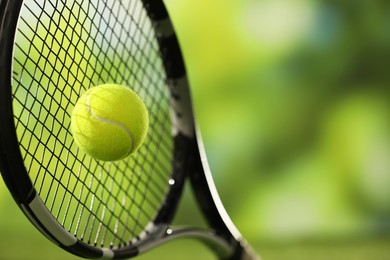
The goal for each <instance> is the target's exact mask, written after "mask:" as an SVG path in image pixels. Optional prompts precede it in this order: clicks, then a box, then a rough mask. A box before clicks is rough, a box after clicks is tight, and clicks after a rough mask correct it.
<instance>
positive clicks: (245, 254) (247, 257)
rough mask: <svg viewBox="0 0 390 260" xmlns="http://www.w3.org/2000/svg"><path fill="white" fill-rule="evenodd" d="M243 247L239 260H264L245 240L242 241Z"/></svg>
mask: <svg viewBox="0 0 390 260" xmlns="http://www.w3.org/2000/svg"><path fill="white" fill-rule="evenodd" d="M241 246H242V253H241V257H240V259H239V260H262V259H261V257H260V256H258V255H257V254H256V252H255V250H253V248H252V247H251V246H250V245H249V244H248V243H247V242H246V241H245V240H244V241H241Z"/></svg>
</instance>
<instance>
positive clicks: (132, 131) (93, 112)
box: [71, 84, 149, 161]
mask: <svg viewBox="0 0 390 260" xmlns="http://www.w3.org/2000/svg"><path fill="white" fill-rule="evenodd" d="M148 128H149V117H148V111H147V108H146V106H145V104H144V102H143V100H142V99H141V98H140V97H139V96H138V95H137V94H136V93H135V92H134V91H133V90H131V89H130V88H128V87H125V86H121V85H116V84H104V85H99V86H96V87H93V88H90V89H89V90H88V91H86V92H85V93H84V94H83V95H82V96H81V97H80V98H79V99H78V101H77V103H76V105H75V107H74V109H73V111H72V115H71V131H72V134H73V138H74V140H75V142H76V144H77V145H78V146H79V148H80V149H82V150H83V151H84V152H85V153H87V154H88V155H90V156H92V157H94V158H95V159H98V160H102V161H116V160H120V159H123V158H125V157H127V156H128V155H130V154H131V153H133V152H135V151H136V150H137V149H138V148H139V147H140V146H141V145H142V144H143V142H144V140H145V138H146V135H147V132H148Z"/></svg>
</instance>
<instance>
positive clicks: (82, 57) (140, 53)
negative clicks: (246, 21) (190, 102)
mask: <svg viewBox="0 0 390 260" xmlns="http://www.w3.org/2000/svg"><path fill="white" fill-rule="evenodd" d="M14 57H15V58H14V72H13V104H14V115H15V116H14V121H15V127H16V129H17V135H18V138H19V145H20V148H21V151H22V156H23V160H24V162H25V167H26V169H27V171H28V172H29V175H30V178H31V179H32V181H33V183H34V186H35V188H36V190H37V191H38V193H39V195H40V197H41V198H42V200H43V201H44V203H45V205H46V206H47V208H48V210H49V211H50V212H51V213H52V215H53V216H54V217H55V218H56V219H57V221H58V222H59V223H60V224H61V225H62V226H63V227H64V228H65V229H67V230H68V231H70V232H72V233H73V234H75V235H76V237H77V238H79V239H81V240H83V241H85V242H86V243H88V244H91V245H95V246H96V245H98V246H102V247H103V246H104V247H117V246H121V245H124V244H129V243H130V241H132V240H134V239H136V238H137V236H138V235H139V233H140V232H141V231H142V230H143V229H144V228H145V226H146V225H147V224H148V223H149V222H150V221H151V220H152V219H153V218H154V216H155V214H156V213H157V211H158V209H159V208H160V206H161V204H162V202H163V198H164V196H165V194H166V192H167V189H168V180H169V179H170V174H171V172H172V160H173V158H172V156H173V155H172V154H173V141H172V137H171V123H170V111H169V106H170V104H169V91H168V87H167V86H166V79H165V77H166V76H165V73H164V70H163V67H162V62H161V56H160V54H159V52H158V45H157V42H156V40H155V37H154V31H153V27H152V25H151V23H150V21H149V18H148V17H147V15H146V12H145V11H144V9H143V6H142V3H141V2H140V1H135V0H132V1H97V2H92V1H29V2H26V3H25V6H24V9H23V11H22V14H21V18H20V25H19V29H18V32H17V38H16V42H15V55H14ZM107 82H114V83H118V84H124V85H128V86H131V87H132V88H133V89H134V90H135V91H136V92H138V93H139V95H140V96H142V97H143V98H144V100H145V103H146V105H147V107H148V110H149V116H150V118H149V119H150V131H149V134H148V138H147V140H146V141H145V144H144V145H143V147H141V148H140V150H139V151H138V152H137V153H136V154H135V155H134V156H132V157H130V158H127V159H124V160H122V161H118V162H111V163H103V162H99V161H95V160H94V159H92V158H90V157H89V156H87V155H85V154H83V153H82V152H81V151H80V150H79V149H78V148H77V147H76V145H75V143H74V141H73V137H72V134H71V132H70V131H69V126H70V115H71V111H72V109H73V106H74V104H75V103H76V102H77V99H78V97H79V96H80V94H82V93H83V92H84V91H85V90H86V89H88V88H90V87H92V86H94V85H97V84H102V83H107Z"/></svg>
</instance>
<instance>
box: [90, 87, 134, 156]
mask: <svg viewBox="0 0 390 260" xmlns="http://www.w3.org/2000/svg"><path fill="white" fill-rule="evenodd" d="M90 94H91V93H88V94H87V96H86V98H85V99H86V101H85V104H86V105H87V108H88V113H89V114H90V115H91V116H92V117H94V118H95V119H97V120H99V121H102V122H104V123H108V124H114V125H116V126H119V127H120V128H122V129H123V130H125V131H126V133H127V134H128V135H129V136H130V139H131V146H130V149H129V150H128V152H127V153H126V155H128V154H129V153H130V152H131V151H132V150H133V146H134V137H133V134H132V133H131V131H130V129H128V128H127V127H126V126H124V125H123V124H121V123H119V122H116V121H113V120H110V119H106V118H103V117H100V116H98V115H96V114H95V113H94V112H93V111H92V108H91V106H90V105H89V95H90Z"/></svg>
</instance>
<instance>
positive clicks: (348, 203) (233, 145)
mask: <svg viewBox="0 0 390 260" xmlns="http://www.w3.org/2000/svg"><path fill="white" fill-rule="evenodd" d="M166 4H167V6H168V9H169V11H170V13H171V15H172V17H173V20H174V24H175V26H176V29H177V31H178V34H179V38H180V41H181V45H182V49H183V52H184V56H185V60H186V63H187V67H188V72H189V76H190V81H191V83H192V90H193V99H194V103H195V111H196V115H197V119H198V121H199V125H200V128H201V130H202V134H203V138H204V142H205V147H206V150H207V154H208V159H209V163H210V166H211V169H212V172H213V175H214V178H215V181H216V184H217V188H218V191H219V192H220V195H221V198H222V201H223V202H224V205H225V206H226V209H227V211H228V212H229V214H230V215H231V218H232V219H233V221H234V222H235V223H236V225H237V227H238V228H239V230H240V231H241V233H242V234H243V235H244V236H245V237H246V238H247V239H248V240H249V242H250V243H251V244H252V245H253V246H254V247H255V249H256V251H258V252H259V254H260V255H262V256H263V258H264V259H269V260H278V259H287V260H288V259H390V222H389V220H390V117H389V115H390V102H389V98H390V91H389V83H390V75H389V72H388V70H389V68H390V15H389V14H390V2H389V1H386V0H383V1H380V0H359V1H348V0H338V1H334V0H328V1H320V0H229V1H222V0H214V1H206V0H198V1H190V0H166ZM0 185H1V187H0V232H1V236H0V259H78V258H77V257H73V256H71V255H69V254H67V253H64V252H63V251H62V250H61V249H59V248H57V247H55V246H53V245H52V243H51V242H49V241H48V240H47V239H46V238H44V237H43V236H42V235H41V234H40V233H39V232H37V231H36V230H35V228H34V227H32V226H31V225H30V224H29V223H28V221H27V220H26V219H25V217H24V216H23V215H22V213H21V212H20V211H19V209H18V208H17V206H16V205H15V204H14V202H13V201H12V199H11V196H10V195H9V194H8V191H7V190H6V188H5V186H4V183H3V181H2V180H1V181H0ZM192 203H193V202H192V200H191V197H190V192H189V190H188V189H187V190H186V197H185V200H183V201H182V208H181V212H179V215H178V219H177V222H178V223H186V222H188V221H189V219H193V217H192V216H194V214H199V213H197V212H196V210H195V209H193V208H192ZM190 216H191V217H190ZM22 244H23V247H22V246H21V245H22ZM16 252H17V253H16ZM156 258H160V259H213V255H212V254H211V253H210V252H209V251H207V249H206V248H204V247H203V246H202V245H200V244H199V243H197V242H194V241H191V240H183V241H177V242H172V243H169V244H167V245H165V246H163V247H161V248H158V249H156V250H154V251H152V252H150V253H148V254H146V255H143V256H140V257H139V258H138V259H145V260H146V259H156Z"/></svg>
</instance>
